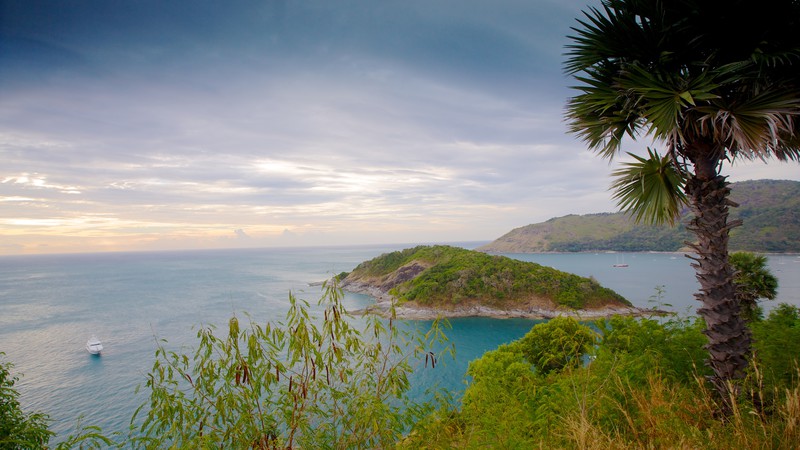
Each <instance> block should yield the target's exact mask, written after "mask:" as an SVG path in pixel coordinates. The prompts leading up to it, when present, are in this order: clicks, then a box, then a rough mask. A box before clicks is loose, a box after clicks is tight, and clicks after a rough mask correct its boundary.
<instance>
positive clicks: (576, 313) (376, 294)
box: [340, 282, 672, 320]
mask: <svg viewBox="0 0 800 450" xmlns="http://www.w3.org/2000/svg"><path fill="white" fill-rule="evenodd" d="M340 287H341V288H342V289H343V290H345V291H347V292H352V293H356V294H365V295H369V296H370V297H372V298H374V299H375V303H374V304H372V305H369V306H367V307H366V308H362V309H358V310H355V311H350V313H351V314H354V315H365V314H375V315H378V316H381V317H384V318H387V319H388V318H394V319H405V320H435V319H439V318H448V319H451V318H457V317H486V318H493V319H514V318H519V319H552V318H554V317H559V316H566V317H574V318H575V319H578V320H596V319H604V318H609V317H612V316H617V315H621V316H633V317H642V316H663V315H668V314H672V313H670V312H668V311H662V310H656V309H642V308H637V307H635V306H625V305H615V306H605V307H603V308H596V309H568V308H563V307H562V308H544V307H540V306H529V307H527V308H524V309H523V308H509V309H504V308H495V307H491V306H486V305H480V304H477V305H476V304H467V305H453V306H452V307H449V308H431V307H428V306H422V305H418V304H416V303H414V302H406V303H404V304H402V305H396V303H397V299H396V298H394V297H393V296H392V295H390V294H389V293H388V292H385V291H383V290H381V289H379V288H377V287H375V286H373V285H370V284H366V283H356V282H345V283H343V284H342V285H341V286H340ZM393 305H394V314H392V306H393Z"/></svg>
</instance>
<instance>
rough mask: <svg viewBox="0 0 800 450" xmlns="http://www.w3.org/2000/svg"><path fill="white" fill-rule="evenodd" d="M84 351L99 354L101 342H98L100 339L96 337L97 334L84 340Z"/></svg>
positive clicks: (101, 347) (101, 348)
mask: <svg viewBox="0 0 800 450" xmlns="http://www.w3.org/2000/svg"><path fill="white" fill-rule="evenodd" d="M86 351H88V352H89V353H91V354H93V355H99V354H100V352H102V351H103V344H101V343H100V339H97V336H95V335H92V337H91V338H89V340H88V341H87V342H86Z"/></svg>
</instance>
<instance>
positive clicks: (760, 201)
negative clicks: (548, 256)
mask: <svg viewBox="0 0 800 450" xmlns="http://www.w3.org/2000/svg"><path fill="white" fill-rule="evenodd" d="M731 200H733V201H734V202H736V203H738V204H739V207H738V208H731V216H730V217H731V219H737V218H739V219H742V220H743V221H744V224H743V225H742V226H741V227H737V228H734V229H733V230H732V231H731V240H730V248H731V250H732V251H737V250H744V251H752V252H774V253H780V252H787V253H795V252H800V182H797V181H778V180H757V181H744V182H739V183H732V184H731ZM688 220H689V212H688V211H687V212H686V213H685V214H684V216H683V219H682V221H681V222H682V224H681V225H679V226H676V227H674V228H673V227H669V226H666V225H665V226H648V225H637V224H635V223H634V221H633V220H632V219H631V218H629V217H628V216H627V215H626V214H624V213H603V214H587V215H582V216H579V215H569V216H563V217H556V218H553V219H550V220H548V221H546V222H542V223H537V224H533V225H526V226H524V227H520V228H516V229H514V230H512V231H510V232H508V233H506V234H505V235H503V236H501V237H500V238H498V239H497V240H495V241H494V242H491V243H489V244H487V245H484V246H482V247H480V248H478V250H480V251H484V252H490V253H536V252H581V251H609V250H611V251H631V252H642V251H663V252H674V251H679V250H681V249H683V248H684V247H685V244H684V242H686V241H691V240H693V236H692V235H691V233H689V232H688V231H687V230H686V228H685V227H684V225H683V224H685V223H686V222H687V221H688Z"/></svg>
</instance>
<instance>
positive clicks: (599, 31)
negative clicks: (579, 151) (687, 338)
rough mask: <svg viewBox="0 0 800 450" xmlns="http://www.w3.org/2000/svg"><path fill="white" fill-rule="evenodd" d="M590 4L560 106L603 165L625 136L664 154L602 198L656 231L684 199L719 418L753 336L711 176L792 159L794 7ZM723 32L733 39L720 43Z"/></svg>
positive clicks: (784, 3) (798, 102) (718, 188)
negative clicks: (726, 167) (572, 82)
mask: <svg viewBox="0 0 800 450" xmlns="http://www.w3.org/2000/svg"><path fill="white" fill-rule="evenodd" d="M602 5H603V7H602V9H600V8H593V7H590V8H589V9H588V10H587V11H585V12H584V17H583V18H582V19H578V26H576V27H574V28H573V29H572V30H573V31H574V32H575V34H574V35H573V36H570V40H571V43H570V44H569V45H568V52H567V61H566V63H565V69H566V71H567V73H568V74H570V75H572V76H574V77H575V79H576V80H577V81H578V83H579V85H578V86H575V89H576V90H577V91H578V93H577V94H576V95H575V96H574V97H572V98H571V99H569V101H568V103H567V117H568V119H569V122H570V123H569V126H570V131H572V132H573V133H575V134H577V135H579V136H580V137H581V138H583V140H584V141H585V142H586V143H587V144H588V146H589V148H590V149H592V150H595V151H597V152H598V153H599V154H600V155H601V156H603V157H604V158H607V159H609V160H611V159H613V158H614V157H615V156H616V154H617V153H618V152H619V151H620V149H621V146H622V139H623V137H624V136H625V135H629V136H630V137H632V138H633V139H636V138H637V137H639V136H640V135H645V136H649V137H651V138H653V139H654V140H655V141H657V142H659V143H663V144H664V147H665V153H666V155H667V157H665V158H661V157H660V156H659V155H658V154H657V153H655V152H652V151H650V152H649V155H648V157H646V158H638V157H637V158H636V159H637V160H636V161H635V162H633V163H629V164H628V165H627V167H626V168H625V169H623V170H622V171H620V172H618V175H621V176H620V177H619V178H618V179H617V182H616V183H615V184H614V186H613V188H614V189H615V191H616V194H615V196H616V197H617V199H618V200H619V201H620V204H621V205H622V206H623V208H624V209H625V210H626V211H627V212H631V213H633V214H635V216H636V220H637V221H638V220H642V221H644V222H647V223H659V222H664V221H665V220H666V221H669V222H672V221H673V220H676V219H678V216H679V214H680V209H679V208H678V207H677V206H676V205H678V204H679V203H680V195H681V194H680V189H681V187H682V186H683V190H684V191H685V195H686V198H687V199H688V201H687V202H686V203H687V204H688V205H689V206H690V208H691V210H692V214H693V217H692V219H691V220H690V221H689V224H688V225H687V229H689V231H691V232H692V233H693V234H694V235H695V236H696V241H695V242H691V243H689V244H688V245H689V247H690V248H691V250H692V251H693V253H695V254H696V255H697V257H692V259H693V260H694V263H693V264H692V267H693V268H694V269H695V272H696V278H697V281H698V282H699V284H700V289H699V291H698V292H697V293H696V294H695V296H696V298H697V299H698V300H700V301H701V303H702V307H701V308H700V309H698V313H699V314H700V315H701V316H702V317H703V318H704V319H705V322H706V327H707V329H706V333H705V334H706V335H707V336H708V338H709V342H708V345H707V350H708V359H707V362H708V364H709V365H710V366H711V367H712V369H713V371H714V374H713V376H711V377H709V381H710V382H711V383H712V384H713V385H714V388H715V389H716V391H717V392H718V393H719V399H720V400H721V402H722V403H721V412H722V413H724V414H725V415H729V414H731V413H733V411H732V408H733V406H734V405H732V403H731V401H732V399H733V398H734V397H735V396H736V395H737V394H738V393H739V384H738V381H739V380H740V379H741V378H742V377H743V376H744V372H745V370H746V368H747V363H748V361H747V356H748V353H749V349H750V343H751V335H750V332H749V330H748V329H747V327H746V324H745V320H744V318H743V317H742V316H741V315H740V313H739V309H740V308H739V302H738V301H736V299H735V297H736V286H735V285H734V281H733V269H732V267H731V265H730V263H729V261H728V238H729V231H730V229H731V228H734V227H735V226H737V225H738V223H737V222H728V214H729V207H730V206H735V204H733V203H732V202H730V201H729V200H728V196H729V194H730V189H729V188H728V186H727V185H728V183H727V181H726V177H724V176H723V175H722V174H721V170H722V167H723V164H724V163H725V162H735V161H736V160H737V159H739V160H740V159H745V160H754V159H756V158H758V159H761V160H766V159H768V158H776V159H778V160H781V161H790V160H791V161H796V160H798V159H800V139H799V138H798V134H797V132H796V129H797V125H800V76H798V75H800V71H798V67H800V38H798V35H797V34H796V33H794V32H793V31H790V30H793V29H795V28H796V27H797V26H798V25H800V3H798V2H797V1H795V0H779V1H773V2H771V3H770V4H769V5H768V6H767V7H764V8H756V9H754V8H753V7H752V4H750V2H747V1H745V0H728V1H725V2H722V1H720V0H685V1H681V2H664V1H660V0H605V1H604V2H603V4H602ZM731 29H735V30H737V31H736V33H735V37H733V36H729V34H728V33H723V31H724V30H731ZM665 166H667V167H668V170H661V169H662V168H664V167H665ZM654 168H655V170H654ZM675 180H677V181H678V182H675ZM649 187H654V188H652V189H650V188H649ZM664 193H666V195H660V194H664Z"/></svg>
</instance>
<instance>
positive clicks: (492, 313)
mask: <svg viewBox="0 0 800 450" xmlns="http://www.w3.org/2000/svg"><path fill="white" fill-rule="evenodd" d="M339 286H340V287H341V288H342V289H344V290H346V291H349V292H355V293H360V294H366V295H369V296H371V297H372V298H374V299H375V303H374V304H372V305H370V306H369V307H367V308H364V309H362V310H358V311H353V313H355V314H377V315H380V316H383V317H395V318H400V319H413V320H431V319H436V318H439V317H447V318H454V317H493V318H528V319H549V318H553V317H557V316H572V317H575V318H578V319H584V320H593V319H598V318H603V317H610V316H613V315H628V316H643V315H659V314H663V313H664V312H663V311H657V310H651V309H641V308H637V307H634V306H633V305H631V304H630V302H628V301H627V300H626V299H624V298H623V297H622V296H620V295H619V294H617V293H616V292H614V291H612V290H610V289H607V288H604V287H602V286H600V285H599V284H598V283H597V281H595V280H593V279H588V278H584V277H579V276H577V275H574V274H568V273H565V272H561V271H557V270H555V269H552V268H549V267H545V266H540V265H538V264H535V263H529V262H523V261H517V260H512V259H510V258H506V257H502V256H492V255H486V254H483V253H480V252H475V251H471V250H465V249H460V248H455V247H447V246H433V247H426V246H421V247H416V248H413V249H406V250H403V251H401V252H393V253H389V254H385V255H381V256H379V257H377V258H375V259H373V260H370V261H366V262H364V263H362V264H360V265H359V266H358V267H356V269H354V270H353V272H350V273H348V274H341V275H340V276H339Z"/></svg>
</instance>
